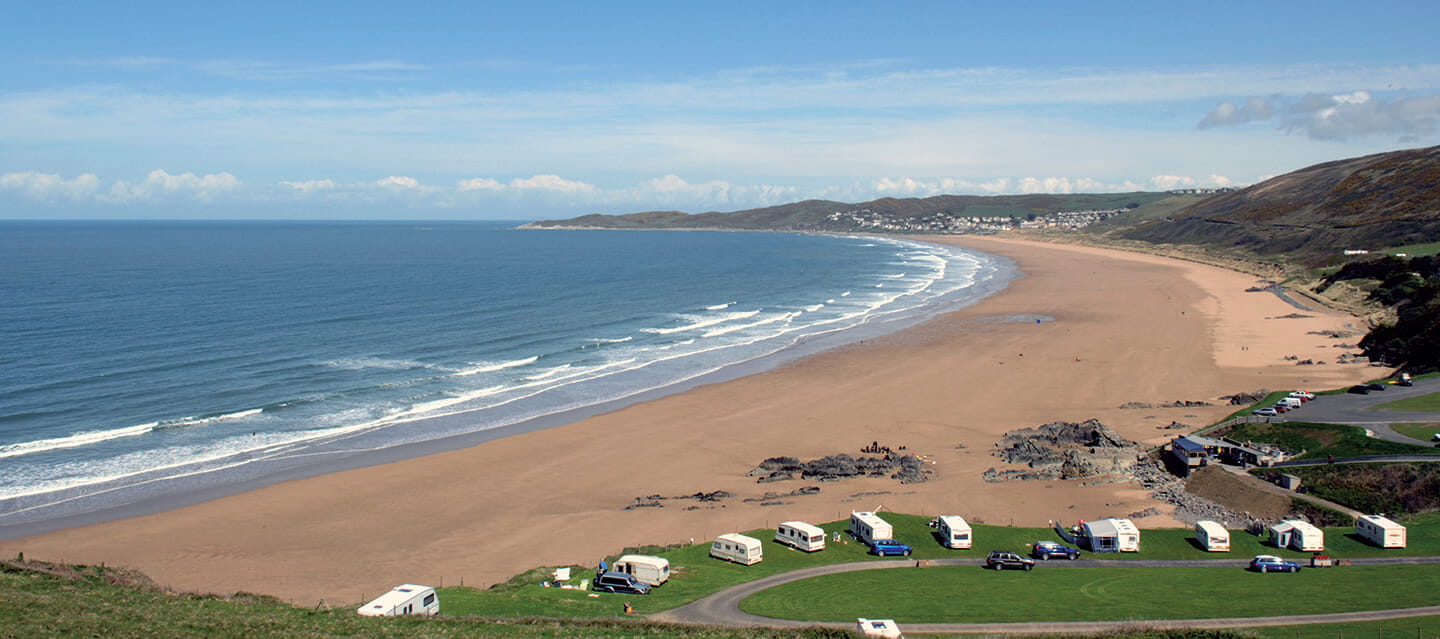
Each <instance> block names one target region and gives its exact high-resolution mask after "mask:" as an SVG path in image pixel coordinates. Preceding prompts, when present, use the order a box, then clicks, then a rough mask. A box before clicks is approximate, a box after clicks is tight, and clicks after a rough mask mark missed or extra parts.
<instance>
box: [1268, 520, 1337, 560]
mask: <svg viewBox="0 0 1440 639" xmlns="http://www.w3.org/2000/svg"><path fill="white" fill-rule="evenodd" d="M1268 530H1269V531H1270V543H1271V545H1273V546H1275V547H1276V548H1293V549H1295V550H1299V551H1303V552H1319V551H1321V550H1325V531H1323V530H1320V529H1319V528H1316V527H1315V526H1313V525H1311V524H1310V523H1309V522H1304V521H1300V520H1298V519H1287V520H1285V521H1282V522H1280V523H1278V524H1275V525H1273V526H1270V528H1269V529H1268Z"/></svg>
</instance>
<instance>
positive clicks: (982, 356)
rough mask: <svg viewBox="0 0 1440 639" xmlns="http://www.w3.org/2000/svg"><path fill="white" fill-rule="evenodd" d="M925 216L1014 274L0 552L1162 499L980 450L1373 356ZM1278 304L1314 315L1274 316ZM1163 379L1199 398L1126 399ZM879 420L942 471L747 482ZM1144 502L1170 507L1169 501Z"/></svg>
mask: <svg viewBox="0 0 1440 639" xmlns="http://www.w3.org/2000/svg"><path fill="white" fill-rule="evenodd" d="M926 239H929V240H930V241H943V242H946V243H953V244H957V245H961V246H967V247H972V248H976V249H979V250H983V251H987V252H991V253H995V254H1000V255H1004V256H1007V257H1010V258H1011V259H1014V260H1016V262H1018V264H1019V265H1020V268H1021V270H1022V271H1024V273H1025V277H1022V278H1020V279H1018V280H1016V281H1014V282H1013V283H1011V285H1010V287H1009V288H1007V289H1006V290H1005V291H1003V292H1001V293H999V294H997V295H995V296H993V297H990V298H988V299H986V300H985V301H983V302H981V303H980V304H978V305H976V306H973V307H971V308H967V309H965V310H962V311H958V312H955V313H951V314H949V315H945V316H943V317H940V318H938V319H936V320H933V321H931V322H928V323H926V324H923V325H921V326H918V327H915V328H912V329H908V330H905V331H902V332H900V333H896V334H893V335H889V336H886V337H883V338H879V339H870V340H866V341H864V342H862V343H858V344H853V345H850V346H847V347H843V348H840V349H836V350H832V351H828V352H825V353H821V354H818V355H814V356H811V357H807V358H805V359H802V360H799V361H796V362H793V363H791V364H787V365H785V366H783V367H781V368H778V369H776V370H772V371H768V372H764V373H760V374H756V375H752V376H749V377H744V378H741V379H738V380H733V381H727V382H722V383H717V384H711V385H707V386H701V387H699V388H694V389H691V390H688V391H685V392H682V393H679V394H676V395H671V396H668V397H664V398H660V399H657V400H653V401H648V402H643V403H639V404H634V405H631V406H628V407H625V408H622V409H620V410H617V411H614V412H611V413H607V414H604V415H598V416H595V417H590V418H587V419H584V420H581V421H579V422H576V423H573V424H569V425H565V426H560V427H557V428H551V429H547V430H541V431H536V432H531V433H526V434H523V435H518V436H515V437H508V438H505V439H501V440H498V441H493V442H488V443H485V444H482V445H479V446H475V447H472V448H467V449H464V450H458V451H452V452H445V453H439V454H434V455H429V456H425V457H421V458H416V459H409V460H404V461H399V462H394V463H389V464H384V465H380V466H374V467H369V468H362V469H357V470H349V471H344V472H338V473H333V474H329V475H324V476H319V477H311V478H306V479H300V480H295V481H289V482H284V483H280V484H275V485H272V486H268V487H265V488H261V489H258V490H254V491H250V492H246V493H242V494H238V495H231V496H228V497H223V498H220V499H215V500H213V501H209V502H206V503H202V504H197V505H192V506H187V507H184V508H177V509H175V510H170V511H166V512H161V513H156V514H151V515H145V516H140V517H133V518H129V519H123V520H118V521H111V522H106V523H100V524H94V525H88V526H81V527H76V528H70V529H66V530H60V531H55V532H51V533H46V534H42V535H36V536H33V537H27V538H22V539H16V540H10V541H0V553H3V554H8V555H13V554H14V553H16V552H21V551H23V552H24V553H25V555H26V556H27V557H29V558H36V559H50V560H64V561H69V562H77V563H97V564H98V563H101V562H105V563H106V564H107V565H111V566H128V567H133V568H137V569H140V570H142V571H144V572H145V573H147V574H149V575H150V576H152V577H153V578H154V579H155V580H156V581H157V582H159V583H160V584H162V585H167V586H170V587H172V588H177V589H185V590H199V591H208V592H220V593H229V592H234V591H241V590H243V591H251V592H259V593H265V594H272V595H276V596H279V597H282V598H284V599H287V600H293V601H294V602H295V603H297V604H313V603H315V602H316V601H319V600H321V599H323V600H325V601H326V602H328V603H330V604H333V605H341V604H351V603H356V604H358V603H359V602H361V600H362V598H364V597H366V596H374V595H376V594H379V593H380V592H383V591H384V590H386V589H388V588H390V587H392V586H394V585H395V584H398V583H404V582H411V583H425V584H431V585H441V584H442V583H443V584H445V585H454V584H457V583H459V582H460V581H461V580H462V579H463V580H464V583H465V584H467V585H477V586H483V585H489V584H493V583H495V582H498V581H503V580H506V579H508V578H509V577H510V576H512V575H514V574H517V573H519V572H521V571H524V570H527V569H529V568H532V567H535V566H540V565H564V564H570V563H579V564H584V565H593V564H594V563H595V562H597V561H598V560H599V559H601V558H602V557H604V556H605V555H607V554H611V553H615V552H617V551H619V550H620V549H622V548H624V547H626V546H634V545H642V544H668V543H677V542H688V541H689V540H691V539H693V540H695V541H697V542H699V541H704V540H708V539H709V538H711V537H713V536H714V535H717V534H720V533H724V532H733V531H737V530H747V529H753V528H759V527H764V526H773V525H774V524H776V523H778V522H780V521H784V520H788V519H804V520H809V521H814V522H821V521H830V520H835V519H840V518H842V517H844V516H846V515H847V514H848V513H849V511H850V510H852V509H857V510H872V509H885V510H893V511H899V512H911V513H917V514H926V515H933V514H941V513H947V514H960V515H964V516H965V517H966V518H967V519H970V520H971V521H975V522H983V523H990V524H1012V523H1013V524H1015V525H1026V526H1043V525H1045V524H1046V523H1047V522H1048V521H1049V520H1051V519H1061V520H1066V521H1071V520H1075V519H1093V518H1096V517H1104V516H1108V515H1125V514H1128V513H1132V512H1137V511H1140V510H1143V509H1145V508H1148V507H1151V506H1154V507H1157V508H1159V509H1160V510H1161V511H1163V512H1168V507H1167V506H1165V505H1164V504H1160V503H1158V502H1154V501H1153V500H1151V499H1150V498H1149V497H1148V496H1147V495H1146V494H1145V491H1143V490H1141V489H1140V488H1138V487H1137V486H1135V485H1133V484H1129V483H1115V484H1104V485H1097V486H1081V485H1080V483H1079V482H1062V481H1056V482H1009V483H1001V484H987V483H985V482H984V481H983V480H982V479H981V473H983V472H984V471H985V470H986V469H987V468H990V467H998V466H1001V464H1000V462H999V460H998V459H997V458H995V457H992V456H990V455H989V454H988V451H989V449H990V448H991V446H992V444H993V443H994V442H995V441H996V440H997V439H998V438H999V436H1000V435H1001V434H1002V433H1004V432H1005V431H1008V430H1011V429H1014V428H1021V427H1030V426H1038V425H1040V424H1044V423H1048V422H1052V421H1057V420H1065V421H1082V420H1085V419H1089V418H1097V419H1100V420H1101V421H1102V422H1104V423H1105V424H1107V425H1109V426H1111V427H1112V428H1114V429H1116V430H1117V431H1119V432H1120V433H1121V434H1122V435H1125V436H1127V437H1130V438H1133V439H1137V440H1141V441H1146V442H1153V443H1160V442H1162V441H1164V440H1165V439H1168V437H1169V436H1171V435H1173V434H1174V433H1175V432H1176V431H1169V430H1161V427H1164V426H1166V425H1169V424H1170V423H1171V422H1172V421H1179V422H1182V423H1185V424H1189V425H1192V426H1195V427H1199V426H1202V425H1205V424H1208V423H1211V422H1213V421H1216V420H1218V419H1220V418H1222V417H1223V416H1224V415H1226V414H1228V413H1229V412H1231V408H1229V407H1226V406H1223V405H1222V404H1223V402H1220V401H1219V400H1217V398H1218V397H1219V396H1220V395H1226V394H1230V393H1235V392H1241V391H1254V390H1257V389H1260V388H1268V389H1282V388H1309V389H1323V388H1332V387H1338V386H1343V385H1348V384H1350V383H1354V382H1356V381H1359V380H1361V379H1365V378H1369V377H1376V376H1378V373H1380V371H1379V370H1378V369H1374V368H1370V367H1368V366H1364V365H1343V366H1342V365H1337V364H1335V363H1334V360H1335V357H1336V356H1338V355H1339V354H1340V353H1342V352H1345V350H1344V349H1339V348H1334V345H1335V344H1337V343H1339V341H1337V340H1334V339H1331V338H1327V337H1324V336H1321V335H1315V334H1311V333H1312V332H1316V331H1323V330H1343V329H1345V328H1347V326H1349V327H1350V328H1352V329H1357V330H1358V329H1360V328H1362V327H1360V326H1359V325H1358V324H1357V323H1356V322H1355V321H1354V320H1353V319H1352V318H1350V317H1349V316H1346V315H1343V314H1339V313H1335V312H1330V311H1323V310H1313V311H1306V312H1301V311H1298V310H1297V309H1296V308H1294V307H1292V306H1290V305H1289V304H1286V303H1285V302H1284V301H1282V300H1280V299H1279V298H1278V297H1276V296H1275V295H1272V294H1269V293H1247V292H1245V289H1246V288H1249V287H1251V286H1253V285H1254V284H1255V278H1254V277H1252V276H1249V275H1245V274H1241V273H1236V272H1232V271H1226V270H1223V269H1219V268H1215V267H1210V266H1205V265H1200V264H1193V263H1189V262H1182V261H1176V260H1169V259H1165V258H1159V257H1152V256H1146V255H1137V254H1131V253H1124V252H1119V251H1111V250H1103V249H1094V248H1086V247H1077V246H1059V245H1050V244H1039V243H1031V242H1024V241H1019V240H1006V239H993V238H969V237H961V238H942V239H935V238H926ZM1297 312H1298V313H1300V314H1302V315H1306V316H1308V317H1305V318H1292V317H1285V316H1289V315H1292V314H1295V313H1297ZM1033 318H1044V319H1046V320H1048V321H1041V322H1039V323H1037V322H1035V321H1034V319H1033ZM1356 340H1358V337H1356V338H1350V339H1347V340H1340V341H1344V342H1347V343H1353V342H1354V341H1356ZM1352 350H1353V349H1352ZM1286 356H1297V357H1299V358H1300V359H1307V358H1308V359H1316V360H1323V361H1326V362H1329V363H1328V364H1326V365H1323V366H1296V365H1295V363H1294V362H1293V361H1287V360H1286V359H1285V357H1286ZM1176 400H1195V401H1208V402H1212V403H1215V404H1216V405H1215V406H1213V407H1191V408H1151V409H1125V408H1121V406H1122V405H1123V404H1126V403H1130V402H1144V403H1149V404H1162V403H1168V402H1173V401H1176ZM872 441H878V442H880V443H881V444H883V445H888V446H891V447H899V446H905V447H906V449H907V452H912V453H918V454H924V455H928V456H929V457H930V458H931V459H933V460H934V461H935V462H936V463H935V464H934V465H933V466H931V468H932V469H933V470H935V471H936V477H935V478H934V479H933V480H932V481H928V482H925V483H921V484H909V485H901V484H899V483H898V482H896V481H894V480H889V479H856V480H846V481H840V482H826V483H822V484H813V485H818V486H820V488H821V491H820V493H819V494H815V495H808V496H800V497H788V498H784V499H782V500H780V501H783V502H785V503H783V504H781V505H770V506H762V505H760V504H759V501H758V498H760V497H761V496H762V495H763V494H764V493H766V492H767V491H774V492H777V493H786V492H789V491H791V490H793V489H796V488H799V487H801V486H805V485H812V484H807V483H805V482H802V481H799V480H796V481H788V482H776V483H767V484H757V483H755V480H754V479H753V478H750V477H747V476H746V473H747V472H748V471H750V470H751V469H752V468H754V467H755V466H756V465H757V464H759V462H760V461H761V460H763V459H765V458H767V457H773V456H779V455H788V456H794V457H799V458H801V459H811V458H815V457H821V456H825V455H831V454H835V453H841V452H846V453H850V454H852V455H855V454H859V452H860V448H861V447H862V446H865V445H868V444H870V443H871V442H872ZM717 490H723V491H728V492H731V493H734V494H735V497H734V498H729V499H725V500H722V501H720V502H718V503H710V502H706V503H701V502H696V501H693V500H678V501H677V500H666V501H664V502H662V503H665V506H664V507H661V508H638V509H634V510H625V507H626V506H628V505H629V504H631V503H632V501H633V500H634V499H635V498H636V497H640V496H648V495H662V496H680V495H688V494H692V493H696V492H710V491H717ZM747 499H754V500H756V501H746V500H747ZM692 506H695V507H698V508H694V509H690V507H692ZM1137 524H1139V525H1140V526H1142V527H1158V526H1167V525H1176V524H1175V522H1174V520H1173V519H1171V518H1170V517H1169V516H1168V515H1164V514H1162V515H1159V516H1153V517H1147V518H1144V519H1140V520H1137Z"/></svg>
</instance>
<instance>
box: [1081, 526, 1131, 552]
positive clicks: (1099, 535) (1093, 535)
mask: <svg viewBox="0 0 1440 639" xmlns="http://www.w3.org/2000/svg"><path fill="white" fill-rule="evenodd" d="M1080 528H1081V529H1082V530H1083V531H1084V533H1085V537H1087V538H1089V540H1090V552H1140V529H1138V528H1136V527H1135V524H1133V523H1130V520H1129V519H1115V518H1110V519H1101V520H1099V521H1088V522H1085V523H1084V524H1083V525H1081V527H1080Z"/></svg>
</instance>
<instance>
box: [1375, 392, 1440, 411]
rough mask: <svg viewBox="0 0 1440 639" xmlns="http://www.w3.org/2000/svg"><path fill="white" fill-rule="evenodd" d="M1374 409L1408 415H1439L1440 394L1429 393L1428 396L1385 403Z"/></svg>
mask: <svg viewBox="0 0 1440 639" xmlns="http://www.w3.org/2000/svg"><path fill="white" fill-rule="evenodd" d="M1376 408H1378V409H1380V410H1394V411H1405V412H1409V413H1440V393H1430V394H1429V395H1421V396H1419V397H1411V398H1409V399H1400V400H1396V401H1393V402H1386V403H1384V404H1381V405H1379V406H1376Z"/></svg>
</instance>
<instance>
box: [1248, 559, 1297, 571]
mask: <svg viewBox="0 0 1440 639" xmlns="http://www.w3.org/2000/svg"><path fill="white" fill-rule="evenodd" d="M1250 570H1254V571H1255V572H1300V564H1297V563H1295V562H1293V561H1288V560H1285V559H1281V558H1279V557H1276V556H1275V555H1255V558H1254V559H1251V560H1250Z"/></svg>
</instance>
